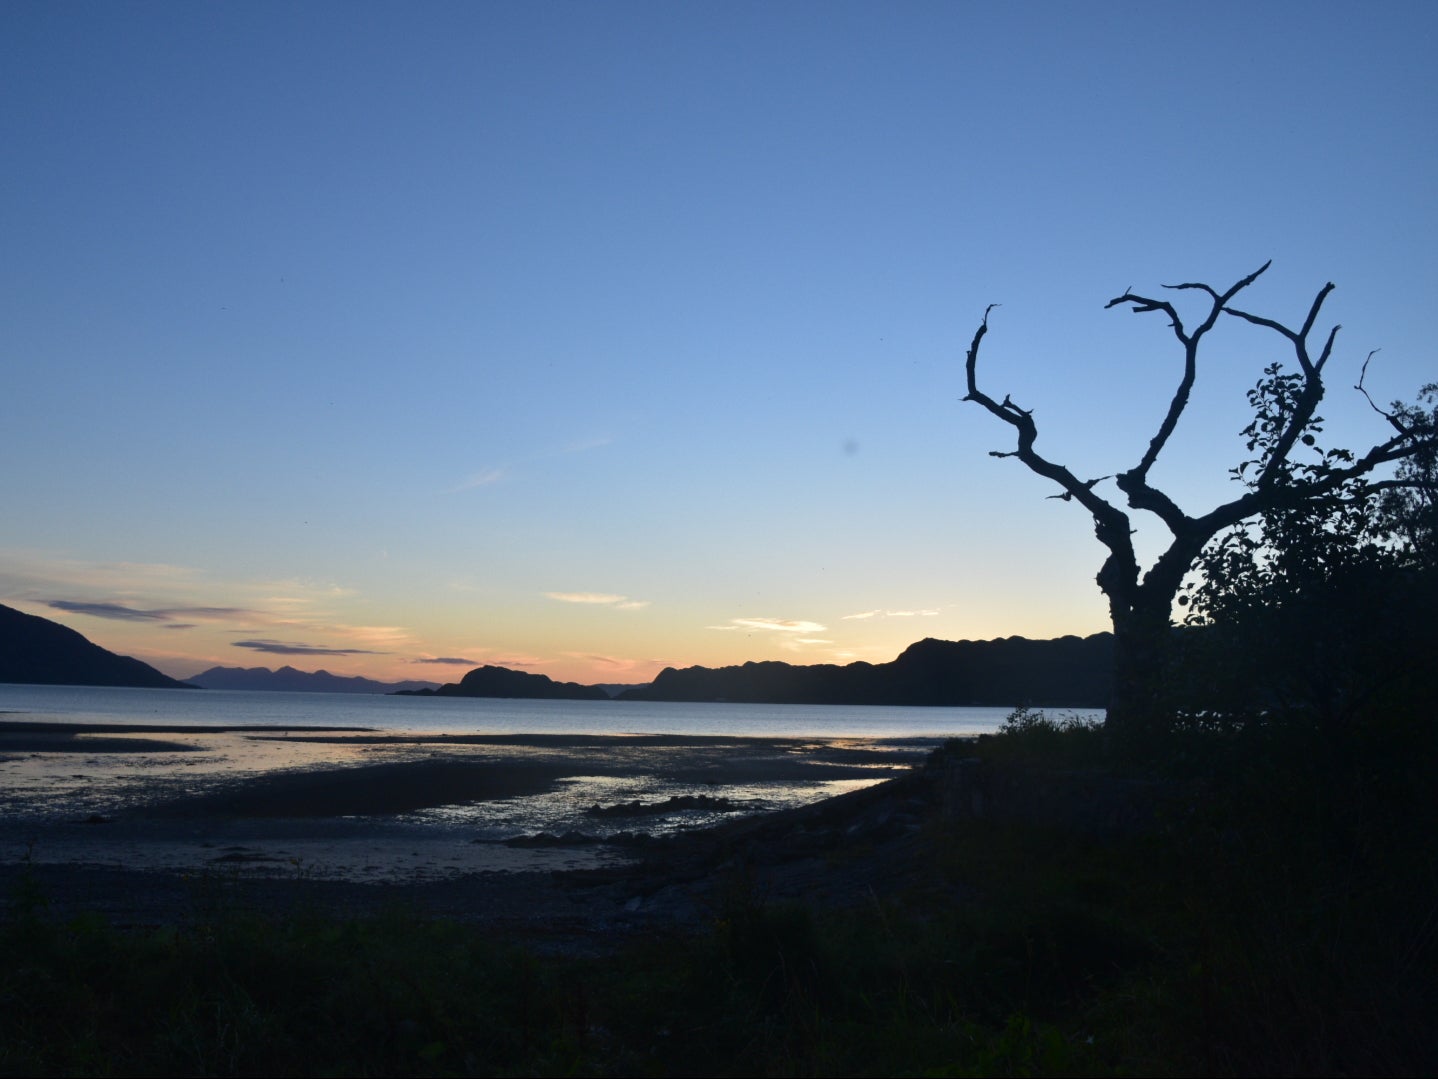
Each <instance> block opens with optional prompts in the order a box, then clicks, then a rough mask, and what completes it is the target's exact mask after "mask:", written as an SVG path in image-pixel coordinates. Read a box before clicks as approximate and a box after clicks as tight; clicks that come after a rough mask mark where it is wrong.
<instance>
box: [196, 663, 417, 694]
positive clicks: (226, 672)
mask: <svg viewBox="0 0 1438 1079" xmlns="http://www.w3.org/2000/svg"><path fill="white" fill-rule="evenodd" d="M190 681H191V682H193V683H194V684H195V685H197V686H201V687H203V688H205V689H244V690H258V691H275V692H283V693H398V692H400V691H401V690H417V689H435V688H437V687H438V686H439V683H438V682H424V681H417V680H410V681H406V682H377V681H375V680H374V679H373V678H364V677H361V676H359V675H343V674H330V672H329V671H297V670H295V668H293V667H281V668H280V669H279V670H277V671H272V670H270V669H269V668H268V667H211V668H210V669H209V670H208V671H201V672H200V673H199V674H197V675H194V676H192V677H191V678H190Z"/></svg>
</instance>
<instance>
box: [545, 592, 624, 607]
mask: <svg viewBox="0 0 1438 1079" xmlns="http://www.w3.org/2000/svg"><path fill="white" fill-rule="evenodd" d="M544 594H545V595H546V596H548V597H549V598H550V599H557V600H559V602H560V603H587V604H592V605H594V606H597V607H599V606H603V607H613V608H614V609H615V610H616V611H642V610H643V609H644V608H645V607H648V606H649V600H647V599H630V598H629V597H628V596H620V595H616V594H615V593H613V592H546V593H544Z"/></svg>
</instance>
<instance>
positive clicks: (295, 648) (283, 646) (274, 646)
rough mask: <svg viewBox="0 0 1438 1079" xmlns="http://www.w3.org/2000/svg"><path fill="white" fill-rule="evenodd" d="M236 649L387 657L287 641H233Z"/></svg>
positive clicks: (377, 653)
mask: <svg viewBox="0 0 1438 1079" xmlns="http://www.w3.org/2000/svg"><path fill="white" fill-rule="evenodd" d="M231 643H232V644H233V645H234V646H235V647H236V648H249V649H252V650H253V651H256V652H266V653H269V654H270V655H275V656H387V655H389V654H390V653H388V652H376V651H373V650H371V649H368V648H322V647H320V646H319V645H313V644H289V643H286V642H285V641H264V640H255V641H233V642H231Z"/></svg>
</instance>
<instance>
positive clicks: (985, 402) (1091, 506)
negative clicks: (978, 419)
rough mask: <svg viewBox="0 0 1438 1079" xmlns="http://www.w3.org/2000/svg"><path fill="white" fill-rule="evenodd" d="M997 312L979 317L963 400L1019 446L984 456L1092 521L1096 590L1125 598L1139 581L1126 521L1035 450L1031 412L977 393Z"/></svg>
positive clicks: (1035, 433)
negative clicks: (1047, 488)
mask: <svg viewBox="0 0 1438 1079" xmlns="http://www.w3.org/2000/svg"><path fill="white" fill-rule="evenodd" d="M997 306H998V305H997V304H989V306H988V307H986V308H985V309H984V317H983V319H982V321H980V323H979V328H978V329H977V330H976V331H974V337H973V341H971V342H970V344H969V351H968V354H967V356H966V357H965V360H964V373H965V377H966V381H967V385H968V393H967V394H965V396H964V400H965V401H974V402H977V403H978V404H979V405H981V406H983V408H984V409H985V410H987V411H988V413H989V414H990V415H992V416H996V417H998V418H999V419H1000V420H1003V422H1004V423H1007V424H1008V425H1009V426H1010V427H1012V428H1014V432H1015V435H1016V438H1017V441H1018V448H1017V449H1014V450H1011V451H1007V452H1006V451H1000V450H991V451H990V452H989V456H991V457H1017V458H1018V459H1019V460H1020V461H1022V462H1023V463H1024V465H1025V466H1026V467H1027V468H1028V469H1029V471H1031V472H1033V473H1035V474H1037V475H1039V476H1042V477H1044V478H1045V479H1047V480H1050V481H1052V482H1054V483H1056V484H1058V485H1059V487H1060V488H1062V494H1060V495H1058V496H1057V497H1059V498H1063V499H1064V500H1065V501H1076V502H1078V503H1079V504H1080V505H1081V506H1083V508H1084V509H1086V510H1088V512H1089V514H1090V515H1091V516H1092V517H1093V520H1094V535H1096V536H1097V537H1098V540H1099V542H1100V543H1102V544H1103V545H1104V546H1105V547H1107V548H1108V550H1109V557H1108V558H1107V559H1106V560H1105V561H1104V565H1103V568H1102V569H1100V571H1099V575H1098V580H1099V587H1100V588H1102V589H1103V591H1104V593H1105V594H1106V595H1109V596H1111V597H1112V596H1113V595H1114V594H1115V593H1114V591H1111V589H1115V590H1118V591H1120V592H1125V591H1127V590H1129V589H1131V588H1132V587H1134V586H1135V585H1136V583H1137V581H1138V559H1137V557H1136V556H1135V555H1134V550H1133V530H1132V528H1131V527H1130V524H1129V519H1128V515H1127V514H1126V513H1124V512H1123V511H1122V510H1120V509H1118V508H1117V507H1116V506H1114V505H1113V504H1112V503H1110V502H1108V501H1106V500H1105V499H1103V498H1101V497H1100V496H1098V495H1096V494H1094V490H1093V489H1094V487H1095V485H1097V483H1098V482H1099V481H1098V480H1092V481H1089V482H1087V483H1085V482H1084V481H1082V480H1080V479H1079V478H1078V477H1077V476H1075V475H1074V474H1073V473H1072V472H1070V471H1069V470H1068V469H1067V468H1065V467H1064V466H1063V465H1060V464H1058V463H1056V462H1054V461H1050V460H1048V459H1047V458H1045V457H1043V456H1042V455H1041V454H1039V453H1038V451H1036V450H1035V449H1034V442H1035V441H1036V440H1037V439H1038V425H1037V424H1036V423H1035V422H1034V417H1033V412H1032V411H1025V410H1024V409H1021V408H1019V407H1018V406H1017V405H1015V404H1014V403H1013V401H1012V400H1011V399H1010V398H1009V397H1008V395H1005V396H1004V399H1003V402H1002V403H1000V402H998V401H995V400H994V399H993V398H992V397H990V396H989V395H988V394H986V393H984V392H983V391H982V390H981V389H979V381H978V363H979V346H980V345H981V344H982V342H983V339H984V337H985V335H986V334H987V333H988V332H989V313H990V312H991V311H993V309H994V308H995V307H997ZM1106 582H1107V583H1106Z"/></svg>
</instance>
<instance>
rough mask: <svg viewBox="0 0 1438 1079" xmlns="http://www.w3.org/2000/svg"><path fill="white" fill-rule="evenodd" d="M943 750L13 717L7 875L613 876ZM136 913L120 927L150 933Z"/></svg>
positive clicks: (2, 801) (92, 889)
mask: <svg viewBox="0 0 1438 1079" xmlns="http://www.w3.org/2000/svg"><path fill="white" fill-rule="evenodd" d="M934 744H935V740H933V739H922V738H900V739H890V740H883V739H866V738H832V739H824V738H760V737H747V736H703V735H595V734H538V735H534V734H530V735H526V734H456V733H440V734H435V733H423V732H415V733H397V732H393V731H367V730H361V729H350V730H335V729H332V728H327V729H310V730H305V729H291V730H277V729H274V728H244V727H232V728H216V727H193V726H186V725H183V724H142V723H133V724H124V725H117V724H87V723H44V722H31V721H22V720H19V719H11V720H9V721H5V722H0V779H3V788H0V865H3V867H4V873H5V874H7V875H13V874H14V873H17V872H22V871H23V872H27V873H32V874H33V873H38V872H42V871H43V873H44V874H46V875H47V876H48V877H49V878H50V879H51V880H53V881H55V882H56V891H57V892H58V893H63V895H61V896H60V898H62V899H67V898H68V897H69V896H70V894H71V893H78V894H76V895H75V900H76V902H77V903H79V902H81V901H82V899H83V897H89V898H91V899H94V898H96V895H95V893H99V894H100V895H103V894H105V893H106V892H107V891H115V890H116V889H115V887H114V883H113V882H114V881H116V880H118V879H119V876H123V877H125V878H126V879H131V884H130V885H128V886H127V888H128V890H130V891H135V892H137V893H139V892H146V891H153V888H154V887H155V886H158V883H159V882H158V880H152V881H151V882H150V884H148V885H146V886H145V887H139V886H138V885H137V884H136V883H135V882H134V880H133V879H132V878H135V877H136V876H137V875H139V874H147V873H148V874H152V875H168V876H170V877H172V878H173V877H177V876H178V877H181V878H183V879H187V880H197V879H201V878H212V877H223V878H225V879H227V880H229V881H232V882H238V881H241V880H244V881H251V882H262V881H272V882H274V886H275V887H280V886H283V885H284V884H285V883H286V882H293V881H296V880H302V881H304V882H305V883H306V884H307V885H313V886H315V887H322V886H324V885H374V886H377V887H379V888H381V889H382V890H384V891H386V892H390V891H392V890H394V889H397V888H398V889H402V888H413V887H415V886H420V885H444V884H446V883H448V884H450V885H454V884H456V883H458V882H461V881H463V880H464V879H465V878H474V877H476V876H479V877H492V876H496V875H507V874H508V875H513V874H544V875H546V876H547V875H549V874H552V873H554V872H557V871H567V870H603V869H609V870H614V871H622V869H623V867H624V866H626V865H629V864H631V863H632V862H634V860H635V858H636V856H637V855H638V853H640V852H641V851H643V850H644V849H645V847H646V844H648V843H650V842H652V841H654V840H656V839H663V838H666V837H673V836H677V835H681V834H684V833H689V832H696V831H699V830H702V829H706V828H709V827H712V826H715V825H719V824H723V823H725V822H735V821H739V820H743V819H747V818H756V817H760V816H763V815H766V814H770V813H772V812H774V811H776V810H782V809H788V808H794V807H798V806H803V805H807V804H811V803H815V802H819V801H822V800H824V799H827V798H831V797H833V796H835V795H840V794H844V793H847V792H851V791H856V790H860V789H863V788H865V787H868V786H871V785H873V784H875V783H878V782H881V781H882V780H885V779H889V778H892V777H894V776H897V775H902V774H904V773H905V772H907V771H909V770H910V769H911V768H912V766H913V765H914V764H916V763H918V762H920V761H921V760H922V759H923V758H924V757H925V756H926V755H927V753H928V752H929V751H930V750H931V749H932V748H933V745H934ZM117 875H119V876H117ZM87 880H94V881H98V882H103V881H106V880H109V881H111V884H110V885H104V884H103V883H97V884H94V885H91V884H86V883H84V882H85V881H87ZM62 881H68V882H69V883H63V884H62V883H61V882H62ZM496 884H497V882H496ZM254 887H257V888H262V887H264V885H262V884H259V883H256V884H254ZM508 887H509V888H510V890H511V891H514V890H516V889H518V890H519V891H521V892H522V891H523V887H522V882H520V881H518V880H514V881H510V882H509V885H508ZM126 890H127V889H124V888H122V889H118V892H117V894H122V893H123V892H125V891H126ZM111 902H112V903H113V900H112V901H111ZM143 906H144V904H143V903H140V904H139V905H138V906H136V907H135V908H134V909H133V910H131V912H130V914H129V915H128V917H132V918H139V919H140V920H145V918H144V917H143V916H142V915H140V913H139V909H140V907H143Z"/></svg>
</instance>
